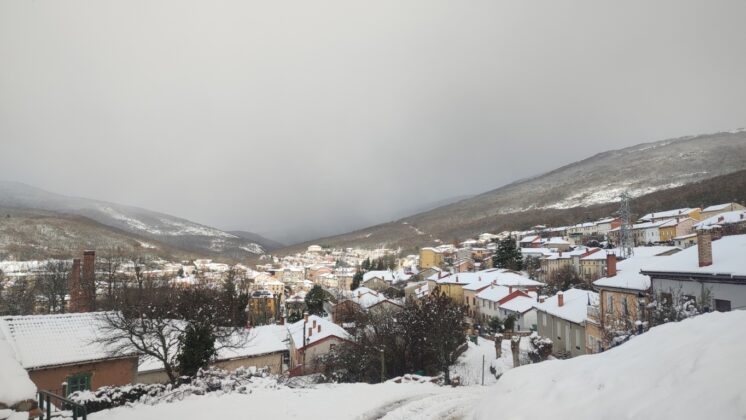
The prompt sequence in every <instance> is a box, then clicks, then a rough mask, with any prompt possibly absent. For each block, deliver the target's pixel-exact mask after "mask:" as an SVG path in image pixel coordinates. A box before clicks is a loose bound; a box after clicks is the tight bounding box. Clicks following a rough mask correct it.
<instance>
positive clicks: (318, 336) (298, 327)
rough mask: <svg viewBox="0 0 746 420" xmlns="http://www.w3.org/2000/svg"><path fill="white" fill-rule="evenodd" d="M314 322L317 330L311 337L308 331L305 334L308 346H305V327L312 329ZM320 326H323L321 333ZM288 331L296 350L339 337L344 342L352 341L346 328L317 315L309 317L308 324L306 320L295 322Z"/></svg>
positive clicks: (288, 327)
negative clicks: (329, 338)
mask: <svg viewBox="0 0 746 420" xmlns="http://www.w3.org/2000/svg"><path fill="white" fill-rule="evenodd" d="M314 321H315V322H316V327H317V328H314V329H313V331H312V332H311V334H310V335H309V334H308V331H306V332H305V334H306V344H305V345H304V344H303V332H304V331H303V330H304V327H305V328H306V329H308V328H311V327H312V326H313V324H314ZM318 326H321V331H319V330H318ZM287 329H288V334H290V339H291V340H293V343H294V344H295V348H296V349H302V348H304V347H306V345H308V346H310V345H313V344H315V343H317V342H319V341H321V340H324V339H326V338H328V337H337V338H341V339H343V340H350V339H351V336H350V334H349V333H348V332H347V331H345V330H344V328H342V327H340V326H339V325H337V324H335V323H333V322H330V321H328V320H326V319H324V318H321V317H320V316H316V315H310V316H309V317H308V322H307V323H306V322H305V320H303V319H301V320H300V321H298V322H295V323H293V324H288V326H287Z"/></svg>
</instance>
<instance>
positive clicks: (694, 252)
mask: <svg viewBox="0 0 746 420" xmlns="http://www.w3.org/2000/svg"><path fill="white" fill-rule="evenodd" d="M745 258H746V235H733V236H723V237H722V238H720V239H718V240H716V241H712V265H708V266H705V267H700V266H699V254H698V246H692V247H689V248H687V249H685V250H683V251H681V252H679V253H677V254H675V255H671V256H670V257H667V258H662V259H660V260H655V261H650V262H649V263H647V264H644V265H643V266H642V271H643V272H671V273H697V274H718V275H725V276H746V262H745V261H746V260H745Z"/></svg>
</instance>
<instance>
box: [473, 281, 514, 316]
mask: <svg viewBox="0 0 746 420" xmlns="http://www.w3.org/2000/svg"><path fill="white" fill-rule="evenodd" d="M511 292H512V291H511V289H509V288H507V287H505V286H497V285H495V284H491V285H490V286H489V287H487V288H486V289H484V290H482V291H480V292H479V293H477V295H476V298H477V305H476V316H475V318H477V319H479V320H481V322H484V323H486V322H489V320H490V318H492V317H499V316H500V300H502V299H504V298H505V297H506V296H508V295H509V294H510V293H511Z"/></svg>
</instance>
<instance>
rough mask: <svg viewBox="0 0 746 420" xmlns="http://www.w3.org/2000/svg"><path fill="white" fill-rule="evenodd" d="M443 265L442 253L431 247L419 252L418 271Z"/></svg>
mask: <svg viewBox="0 0 746 420" xmlns="http://www.w3.org/2000/svg"><path fill="white" fill-rule="evenodd" d="M442 265H443V252H441V251H440V250H438V249H435V248H432V247H426V248H422V249H421V250H420V269H422V270H424V269H426V268H432V267H438V268H440V267H441V266H442Z"/></svg>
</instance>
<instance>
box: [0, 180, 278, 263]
mask: <svg viewBox="0 0 746 420" xmlns="http://www.w3.org/2000/svg"><path fill="white" fill-rule="evenodd" d="M0 207H4V208H17V209H34V210H44V211H51V212H57V213H63V214H70V215H78V216H84V217H87V218H89V219H92V220H94V221H96V222H99V223H101V224H103V225H106V226H110V227H113V228H117V229H121V230H123V231H125V232H129V233H132V234H136V235H139V236H141V237H144V238H150V239H153V240H157V241H160V242H162V243H165V244H168V245H170V246H172V247H174V248H178V249H182V250H185V251H190V252H195V253H199V254H203V255H215V256H224V257H228V258H244V257H249V256H256V255H261V254H264V252H265V250H264V248H263V247H262V245H260V244H258V243H256V242H253V241H251V240H248V239H245V238H243V237H239V236H237V235H234V234H231V233H228V232H225V231H222V230H220V229H216V228H213V227H210V226H205V225H201V224H199V223H195V222H191V221H189V220H186V219H182V218H179V217H175V216H171V215H168V214H164V213H158V212H154V211H150V210H146V209H142V208H139V207H132V206H126V205H121V204H115V203H108V202H104V201H98V200H91V199H86V198H77V197H68V196H64V195H59V194H54V193H51V192H48V191H44V190H41V189H39V188H35V187H31V186H28V185H25V184H20V183H13V182H0Z"/></svg>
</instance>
